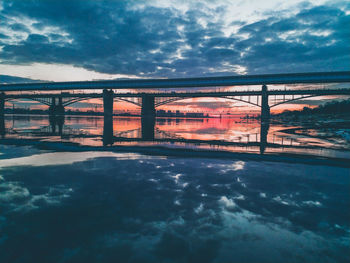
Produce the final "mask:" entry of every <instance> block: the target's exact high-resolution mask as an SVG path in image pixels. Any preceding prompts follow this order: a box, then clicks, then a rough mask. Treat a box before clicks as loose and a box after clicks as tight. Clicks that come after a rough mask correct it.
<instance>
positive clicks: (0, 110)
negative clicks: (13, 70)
mask: <svg viewBox="0 0 350 263" xmlns="http://www.w3.org/2000/svg"><path fill="white" fill-rule="evenodd" d="M4 113H5V93H4V92H1V93H0V116H4Z"/></svg>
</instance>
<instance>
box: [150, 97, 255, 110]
mask: <svg viewBox="0 0 350 263" xmlns="http://www.w3.org/2000/svg"><path fill="white" fill-rule="evenodd" d="M195 98H217V99H226V100H234V101H239V102H244V103H247V104H250V105H253V106H257V107H261V105H260V104H258V103H254V102H251V101H248V100H243V99H240V98H235V97H228V96H225V97H173V98H169V99H166V100H163V101H160V102H158V103H155V108H157V107H159V106H162V105H165V104H169V103H172V102H175V101H180V100H186V99H195Z"/></svg>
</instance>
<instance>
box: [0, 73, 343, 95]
mask: <svg viewBox="0 0 350 263" xmlns="http://www.w3.org/2000/svg"><path fill="white" fill-rule="evenodd" d="M343 82H350V71H342V72H317V73H292V74H268V75H242V76H226V77H205V78H177V79H132V80H99V81H74V82H47V83H22V84H0V91H25V90H78V89H104V88H109V89H156V88H190V87H220V86H243V85H262V84H266V85H269V84H304V83H343Z"/></svg>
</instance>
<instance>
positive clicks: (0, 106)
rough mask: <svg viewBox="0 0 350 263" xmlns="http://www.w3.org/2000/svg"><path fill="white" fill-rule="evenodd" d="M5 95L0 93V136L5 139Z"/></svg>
mask: <svg viewBox="0 0 350 263" xmlns="http://www.w3.org/2000/svg"><path fill="white" fill-rule="evenodd" d="M4 114H5V93H4V92H1V93H0V136H1V138H5V132H6V131H5V118H4Z"/></svg>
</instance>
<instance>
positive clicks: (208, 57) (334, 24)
mask: <svg viewBox="0 0 350 263" xmlns="http://www.w3.org/2000/svg"><path fill="white" fill-rule="evenodd" d="M349 25H350V2H349V1H341V0H340V1H338V0H331V1H324V0H318V1H317V0H311V1H301V0H289V1H282V0H265V1H261V0H245V1H243V0H242V1H239V0H231V1H229V0H220V1H189V0H186V1H182V0H179V1H170V0H169V1H165V0H159V1H155V0H154V1H152V0H150V1H136V0H135V1H131V0H130V1H112V0H109V1H89V0H70V1H66V0H60V1H58V0H57V1H55V0H52V1H45V0H41V1H34V0H26V1H23V0H17V1H16V0H15V1H10V0H6V1H0V74H1V75H2V78H3V79H6V80H7V79H9V77H7V76H13V77H22V78H30V79H39V80H47V81H68V80H92V79H112V78H127V77H131V78H137V77H143V78H145V77H164V78H172V77H187V76H212V75H237V74H260V73H282V72H283V73H286V72H315V71H340V70H350V52H349V51H350V26H349ZM15 80H16V79H15ZM2 82H4V80H3V81H2Z"/></svg>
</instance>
